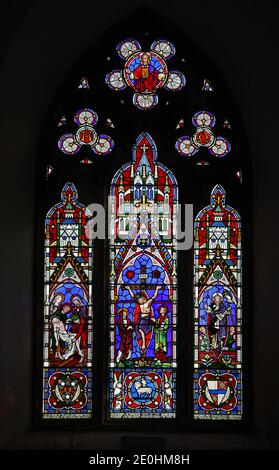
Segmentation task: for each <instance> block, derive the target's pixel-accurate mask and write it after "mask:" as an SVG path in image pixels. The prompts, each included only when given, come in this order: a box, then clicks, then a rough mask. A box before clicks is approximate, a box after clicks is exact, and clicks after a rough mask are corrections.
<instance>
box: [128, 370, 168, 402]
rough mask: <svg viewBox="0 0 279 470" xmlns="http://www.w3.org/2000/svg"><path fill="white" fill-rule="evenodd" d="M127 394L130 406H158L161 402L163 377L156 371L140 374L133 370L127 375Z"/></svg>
mask: <svg viewBox="0 0 279 470" xmlns="http://www.w3.org/2000/svg"><path fill="white" fill-rule="evenodd" d="M125 383H126V388H127V395H126V397H125V401H126V404H127V405H128V406H129V408H139V407H148V408H157V407H158V405H159V404H160V403H161V396H160V393H159V392H160V386H161V378H160V377H159V376H158V375H156V374H155V373H154V372H149V373H145V374H139V373H137V372H132V373H131V374H129V375H127V376H126V377H125Z"/></svg>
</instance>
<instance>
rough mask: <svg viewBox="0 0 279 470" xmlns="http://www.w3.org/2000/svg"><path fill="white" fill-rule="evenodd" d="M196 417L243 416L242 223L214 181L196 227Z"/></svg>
mask: <svg viewBox="0 0 279 470" xmlns="http://www.w3.org/2000/svg"><path fill="white" fill-rule="evenodd" d="M194 233H195V241H194V417H195V418H196V419H209V420H217V419H218V420H220V419H229V420H237V419H241V417H242V311H241V304H242V292H241V288H242V278H241V269H242V267H241V222H240V216H239V214H238V213H237V212H236V210H235V209H233V208H232V207H230V206H228V205H227V204H226V193H225V190H224V188H223V187H222V186H221V185H219V184H218V185H216V186H215V187H214V188H213V190H212V193H211V203H210V205H209V206H207V207H205V208H204V209H202V210H201V211H200V212H199V214H198V215H197V217H196V219H195V226H194Z"/></svg>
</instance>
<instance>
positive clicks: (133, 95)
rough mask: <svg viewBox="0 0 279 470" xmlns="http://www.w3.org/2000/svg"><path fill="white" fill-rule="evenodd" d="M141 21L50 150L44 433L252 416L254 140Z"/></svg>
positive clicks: (196, 55)
mask: <svg viewBox="0 0 279 470" xmlns="http://www.w3.org/2000/svg"><path fill="white" fill-rule="evenodd" d="M141 13H144V17H145V20H146V23H145V24H148V25H150V26H149V29H148V30H143V29H142V28H143V26H142V22H141V21H140V19H139V18H140V16H141ZM141 13H136V12H135V13H133V14H132V15H131V16H129V17H126V18H124V19H123V20H121V21H120V22H118V23H117V24H116V25H114V26H113V27H112V28H111V29H110V30H109V31H107V32H106V33H105V34H103V35H101V36H100V37H99V38H96V39H95V40H94V42H93V44H92V46H90V47H89V49H88V50H87V51H85V52H84V53H83V55H82V56H81V58H80V59H79V60H78V62H77V63H76V64H75V65H74V66H73V68H72V70H71V71H70V72H69V74H68V76H67V77H66V79H65V80H64V82H63V83H62V84H61V86H60V88H59V89H58V91H57V94H56V95H55V97H54V100H53V104H52V106H51V108H50V110H49V113H48V117H47V119H46V125H45V126H44V130H43V134H42V137H41V147H40V154H41V155H42V160H40V162H39V163H38V181H39V183H38V198H37V204H38V214H39V215H38V225H39V230H38V233H40V235H38V240H39V243H38V245H39V252H40V256H39V259H40V260H41V262H40V264H39V268H38V273H39V275H38V276H37V291H38V292H39V293H41V294H39V298H40V300H39V302H38V311H37V313H36V314H37V317H38V318H39V320H38V328H39V330H40V335H41V336H40V343H39V345H38V350H39V353H38V356H39V357H40V358H41V361H40V370H39V372H38V377H39V376H40V380H38V384H37V390H38V394H37V396H38V399H37V408H36V410H37V411H36V416H37V418H36V420H37V422H39V423H40V424H41V423H42V422H43V424H44V426H46V427H48V426H50V425H51V426H62V424H61V423H62V422H63V423H64V426H68V427H69V426H72V425H73V423H77V421H78V422H79V425H80V426H82V427H85V426H87V429H100V428H102V429H108V428H109V429H114V428H117V429H118V427H119V428H120V429H130V428H133V426H134V425H136V426H137V427H138V428H139V429H149V430H161V429H164V430H169V429H172V430H178V429H184V430H185V429H190V428H191V427H192V428H193V427H196V428H197V427H201V428H202V429H203V428H204V426H212V427H216V426H217V427H218V426H219V427H221V429H229V427H230V428H231V426H234V425H235V424H236V422H238V423H242V422H245V420H246V419H247V416H248V415H249V406H248V402H247V400H246V401H245V397H247V395H248V394H249V390H248V387H249V370H247V367H246V368H245V367H243V362H242V357H243V358H244V361H245V354H246V353H245V351H246V350H247V344H248V343H247V341H248V340H247V337H248V336H249V335H246V333H247V318H248V302H247V292H248V284H249V279H248V278H249V276H248V271H247V267H246V266H247V259H248V257H249V246H248V244H247V241H246V240H247V233H248V231H249V228H247V227H249V211H248V209H247V208H248V207H249V191H250V186H249V184H250V183H249V178H250V172H249V162H248V160H247V155H248V153H249V151H248V149H247V145H246V140H245V132H244V129H243V125H242V121H241V115H240V112H239V110H238V108H237V106H236V104H235V102H234V99H233V97H232V95H231V93H230V91H229V90H228V88H227V86H226V84H225V83H224V81H223V80H222V78H221V77H220V75H219V73H218V71H217V70H216V68H215V67H214V65H212V63H211V61H210V60H209V58H208V57H207V56H206V54H205V53H204V52H203V51H202V50H200V48H198V47H197V45H195V44H194V43H193V42H192V40H191V39H190V38H189V37H188V36H187V35H186V34H185V32H184V31H181V30H179V28H177V27H176V25H171V24H170V22H169V21H166V20H164V19H162V18H159V17H158V16H157V15H154V14H153V13H152V12H150V11H149V10H146V9H144V10H142V12H141ZM162 31H163V32H164V37H162ZM131 153H132V156H131ZM42 161H43V165H42ZM178 192H179V199H178ZM59 201H60V202H59ZM92 204H98V205H99V206H98V207H100V206H102V207H103V208H104V213H102V214H97V212H98V210H97V209H96V207H97V206H94V207H95V209H93V210H91V209H90V207H91V205H92ZM178 204H181V205H182V211H180V212H181V213H182V214H184V210H183V208H184V205H185V204H191V205H192V206H193V217H192V218H191V220H190V219H189V218H188V219H187V218H186V220H182V221H181V220H179V218H178V214H179V210H178V209H179V206H178ZM208 204H209V205H208ZM104 214H105V215H104ZM92 224H93V225H92ZM89 226H90V227H91V228H92V226H93V230H90V236H89V235H88V233H89V232H88V227H89ZM104 227H105V229H106V230H105V232H102V231H101V228H104ZM183 231H184V232H185V231H186V232H187V235H188V236H189V234H191V236H192V238H193V243H192V246H191V247H188V248H187V250H185V249H183V246H184V245H183V243H182V240H183ZM101 232H102V233H101ZM178 233H179V237H177V235H178ZM94 234H95V235H94ZM249 236H250V232H249ZM94 237H95V238H94ZM245 237H246V238H245ZM188 238H189V237H188ZM190 238H191V237H190ZM242 238H243V240H244V241H242ZM42 245H43V246H44V249H42ZM244 248H245V249H244ZM242 250H243V256H242ZM42 252H43V256H42ZM193 265H194V278H193ZM42 273H44V276H45V277H44V281H42V277H41V275H42ZM242 279H243V281H242ZM242 284H243V285H245V289H243V291H242ZM42 285H43V286H44V291H43V292H42ZM193 290H194V295H193ZM245 292H246V297H245ZM245 328H246V330H245ZM42 349H43V354H42ZM246 357H247V355H246ZM42 377H43V386H42ZM42 418H43V419H42ZM154 418H157V419H154ZM129 426H130V427H129ZM147 426H148V427H147Z"/></svg>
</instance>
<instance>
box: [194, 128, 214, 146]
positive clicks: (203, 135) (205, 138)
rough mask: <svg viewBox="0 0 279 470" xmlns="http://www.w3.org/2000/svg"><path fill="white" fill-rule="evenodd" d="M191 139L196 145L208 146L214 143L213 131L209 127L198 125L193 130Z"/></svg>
mask: <svg viewBox="0 0 279 470" xmlns="http://www.w3.org/2000/svg"><path fill="white" fill-rule="evenodd" d="M193 141H194V143H195V144H196V145H197V146H198V147H200V146H204V147H210V146H211V145H213V143H214V135H213V132H212V131H211V130H210V129H204V128H203V127H200V128H198V129H197V131H196V132H195V134H194V136H193Z"/></svg>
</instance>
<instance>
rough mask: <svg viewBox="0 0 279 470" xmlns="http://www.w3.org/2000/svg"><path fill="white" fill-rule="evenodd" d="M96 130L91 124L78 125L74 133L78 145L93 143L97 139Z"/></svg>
mask: <svg viewBox="0 0 279 470" xmlns="http://www.w3.org/2000/svg"><path fill="white" fill-rule="evenodd" d="M97 138H98V136H97V132H96V131H95V129H94V128H93V127H92V126H89V125H88V124H84V125H83V126H80V127H79V128H78V130H77V133H76V140H77V142H78V144H79V145H94V144H95V143H96V141H97Z"/></svg>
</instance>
